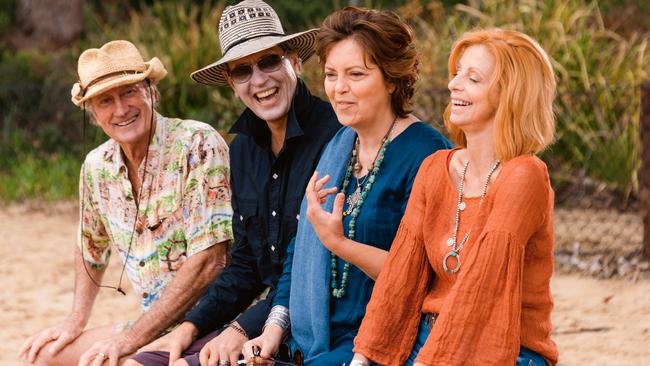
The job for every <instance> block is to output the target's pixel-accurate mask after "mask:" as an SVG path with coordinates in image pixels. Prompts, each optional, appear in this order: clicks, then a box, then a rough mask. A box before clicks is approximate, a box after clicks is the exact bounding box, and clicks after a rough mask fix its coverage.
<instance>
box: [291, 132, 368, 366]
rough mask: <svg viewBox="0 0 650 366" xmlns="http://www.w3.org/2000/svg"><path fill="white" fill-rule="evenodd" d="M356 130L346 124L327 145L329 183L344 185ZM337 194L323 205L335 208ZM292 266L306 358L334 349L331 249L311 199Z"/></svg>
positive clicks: (295, 326) (297, 335)
mask: <svg viewBox="0 0 650 366" xmlns="http://www.w3.org/2000/svg"><path fill="white" fill-rule="evenodd" d="M356 135H357V134H356V132H355V131H354V130H353V129H351V128H349V127H344V128H342V129H341V130H340V131H339V132H337V133H336V135H335V136H334V137H333V138H332V140H330V142H329V143H328V144H327V146H326V147H325V150H324V151H323V154H322V155H321V158H320V160H319V161H318V166H317V167H316V171H317V172H318V174H319V176H320V177H324V176H325V175H327V174H329V176H330V183H329V184H328V186H332V185H333V186H335V187H340V186H341V184H342V182H343V178H344V177H345V171H346V168H347V165H348V160H349V156H350V154H351V153H352V148H353V146H354V140H355V137H356ZM334 197H335V195H330V196H328V197H327V201H326V202H325V204H323V209H325V210H326V211H328V212H332V207H333V204H334ZM300 218H301V220H300V222H299V224H298V233H297V235H296V242H295V251H294V254H293V268H292V269H291V297H290V299H289V312H290V315H291V336H292V338H293V339H292V341H293V342H294V343H295V346H297V347H298V348H300V349H301V350H302V351H303V353H304V354H305V361H308V360H309V359H311V358H313V357H316V356H318V355H320V354H322V353H324V352H328V351H329V350H330V326H329V325H330V292H331V289H330V276H331V275H330V251H329V250H328V249H327V248H326V247H325V246H324V245H323V243H321V241H320V239H318V235H316V231H314V228H313V226H312V225H311V223H310V222H309V220H308V219H307V200H306V199H304V198H303V200H302V204H301V205H300Z"/></svg>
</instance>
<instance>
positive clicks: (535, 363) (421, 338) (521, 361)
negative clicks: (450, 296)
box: [404, 316, 548, 366]
mask: <svg viewBox="0 0 650 366" xmlns="http://www.w3.org/2000/svg"><path fill="white" fill-rule="evenodd" d="M428 337H429V325H428V324H426V322H425V321H424V316H423V317H422V320H421V321H420V326H419V327H418V337H417V338H416V339H415V345H413V350H412V351H411V354H410V355H409V358H408V359H407V360H406V363H405V364H404V366H413V364H414V363H415V358H416V357H417V356H418V352H420V348H422V346H424V342H426V341H427V338H428ZM547 365H548V364H547V363H546V361H545V360H544V358H543V357H542V356H540V355H539V354H537V353H535V352H534V351H531V350H529V349H528V348H525V347H521V348H520V349H519V357H517V363H516V364H515V366H547Z"/></svg>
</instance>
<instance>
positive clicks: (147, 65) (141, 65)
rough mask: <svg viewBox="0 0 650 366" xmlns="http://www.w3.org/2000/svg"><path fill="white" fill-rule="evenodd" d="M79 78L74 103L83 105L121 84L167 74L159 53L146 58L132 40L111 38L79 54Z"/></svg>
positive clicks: (73, 95) (74, 89)
mask: <svg viewBox="0 0 650 366" xmlns="http://www.w3.org/2000/svg"><path fill="white" fill-rule="evenodd" d="M77 72H78V73H79V81H78V82H77V83H75V84H74V85H73V86H72V90H71V91H70V94H71V97H72V98H71V99H72V103H74V104H75V105H76V106H78V107H81V106H82V105H83V103H84V102H86V101H87V100H89V99H90V98H92V97H94V96H96V95H99V94H102V93H104V92H106V91H108V90H110V89H113V88H115V87H118V86H122V85H128V84H133V83H137V82H139V81H142V80H144V79H149V80H151V81H152V82H153V83H154V84H155V83H157V82H158V81H160V80H161V79H163V78H164V77H165V76H166V75H167V70H165V66H163V64H162V62H160V60H159V59H158V58H157V57H154V58H152V59H151V60H149V61H147V62H145V61H144V59H143V58H142V55H141V54H140V52H139V51H138V49H137V48H136V47H135V46H134V45H133V43H131V42H129V41H123V40H118V41H111V42H108V43H106V44H105V45H103V46H102V47H101V48H91V49H88V50H86V51H84V52H83V53H82V54H81V56H79V61H78V63H77Z"/></svg>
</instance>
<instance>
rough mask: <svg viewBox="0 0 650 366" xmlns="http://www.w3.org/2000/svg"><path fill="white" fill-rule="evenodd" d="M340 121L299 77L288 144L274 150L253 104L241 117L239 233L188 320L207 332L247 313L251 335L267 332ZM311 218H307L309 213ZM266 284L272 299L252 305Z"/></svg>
mask: <svg viewBox="0 0 650 366" xmlns="http://www.w3.org/2000/svg"><path fill="white" fill-rule="evenodd" d="M339 127H340V125H339V123H338V120H337V118H336V114H334V111H333V110H332V107H331V106H330V105H329V103H326V102H324V101H323V100H321V99H320V98H318V97H316V96H313V95H312V94H311V93H310V92H309V90H308V89H307V86H306V85H305V84H304V83H303V82H302V81H301V80H298V85H297V87H296V94H295V95H294V98H293V102H292V106H291V109H290V110H289V114H288V119H287V131H286V135H285V140H284V146H283V147H282V150H280V153H279V154H278V156H277V157H276V156H274V155H273V153H272V151H271V132H270V130H269V128H268V126H267V124H266V122H265V121H263V120H261V119H260V118H259V117H257V116H256V115H255V114H254V113H253V112H252V111H251V110H250V109H246V110H245V111H244V113H242V115H241V116H240V117H239V119H238V120H237V121H236V122H235V124H234V126H233V127H232V128H231V130H230V132H231V133H236V134H237V136H236V137H235V139H234V140H233V142H232V143H231V145H230V163H231V186H232V205H233V210H234V213H233V220H232V223H233V232H234V235H235V244H234V246H233V249H232V251H231V257H232V258H231V262H230V264H229V265H228V266H227V267H226V268H225V270H224V271H223V273H222V274H221V275H220V276H219V278H218V279H217V280H215V282H213V283H212V284H210V286H209V287H208V289H207V290H206V293H205V294H204V295H203V297H202V298H201V300H200V301H199V303H198V304H197V305H196V306H195V307H194V308H193V309H192V310H191V311H190V312H189V313H188V315H187V316H186V318H185V320H187V321H190V322H192V323H193V324H194V325H195V326H196V327H197V328H198V329H199V333H200V334H201V335H203V334H206V333H208V332H210V331H213V330H216V329H217V328H219V327H221V326H223V325H224V324H225V323H227V322H229V321H230V320H232V319H234V318H235V317H236V316H237V314H239V313H241V312H242V311H244V310H245V311H244V312H243V313H242V314H241V315H240V316H239V317H238V318H237V322H238V323H239V324H240V325H241V326H242V328H244V330H245V331H246V333H247V334H248V336H249V337H250V338H253V337H256V336H258V335H259V334H260V333H261V330H262V326H263V325H264V321H265V320H266V317H267V316H268V313H269V311H270V309H271V305H272V303H273V297H274V295H275V287H276V285H277V282H278V278H279V277H280V275H281V274H282V263H283V261H284V258H285V256H286V251H287V245H288V243H289V241H290V240H291V239H292V238H293V237H294V236H295V235H296V228H297V224H298V220H300V219H301V218H300V217H299V215H298V214H299V213H300V202H301V200H302V197H303V195H304V193H305V187H306V186H307V182H308V181H309V178H310V177H311V175H312V173H313V171H314V169H315V168H316V163H317V162H318V158H319V156H320V153H321V151H322V149H323V147H324V145H325V144H326V143H327V142H328V141H329V140H330V138H332V136H334V134H335V133H336V131H338V129H339ZM303 219H305V220H306V219H307V218H303ZM267 287H270V292H269V294H268V295H267V297H266V300H262V301H259V302H258V303H256V304H255V305H254V306H252V307H250V308H248V309H246V308H247V307H248V306H250V304H251V303H252V301H253V300H254V299H255V298H256V297H258V296H259V295H260V294H261V293H262V292H263V291H264V290H265V289H266V288H267Z"/></svg>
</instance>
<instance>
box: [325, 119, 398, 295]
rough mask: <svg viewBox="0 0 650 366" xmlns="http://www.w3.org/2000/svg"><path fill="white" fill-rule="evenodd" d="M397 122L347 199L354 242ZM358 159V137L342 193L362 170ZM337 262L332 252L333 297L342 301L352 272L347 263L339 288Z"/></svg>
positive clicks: (349, 227)
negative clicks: (360, 217) (354, 175)
mask: <svg viewBox="0 0 650 366" xmlns="http://www.w3.org/2000/svg"><path fill="white" fill-rule="evenodd" d="M395 122H397V116H395V119H393V122H392V123H391V125H390V128H389V129H388V132H386V135H384V138H383V139H382V140H381V147H380V148H379V151H378V152H377V156H375V161H374V162H373V163H372V165H370V169H368V176H367V177H366V179H365V180H364V182H363V183H360V182H359V180H357V187H356V189H355V192H354V193H353V194H351V195H350V196H349V197H348V199H347V203H348V209H347V210H345V211H344V212H343V217H346V216H348V215H349V216H351V218H350V223H349V224H348V239H350V240H354V236H355V228H356V224H357V217H358V216H359V213H360V212H361V206H363V202H364V201H365V200H366V197H368V192H370V189H371V188H372V185H373V183H374V182H375V179H376V176H377V173H379V168H380V167H381V163H382V161H384V153H385V152H386V148H387V147H388V145H389V144H390V142H391V140H390V139H389V137H390V134H391V132H393V128H395ZM358 159H359V137H358V136H357V138H356V140H355V142H354V149H352V156H351V157H350V161H349V162H348V168H347V170H346V172H345V178H344V179H343V187H342V188H341V192H345V191H346V189H347V188H348V186H349V185H350V178H351V177H352V173H353V172H354V171H356V170H360V167H361V166H360V164H359V162H358ZM337 262H338V257H337V256H336V254H334V252H330V271H331V277H332V282H331V284H330V287H331V288H332V296H334V298H336V299H340V298H342V297H343V296H345V290H346V288H347V287H348V273H349V271H350V263H348V262H345V264H343V273H342V274H341V287H338V285H337V283H336V277H337V276H338V270H337Z"/></svg>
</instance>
